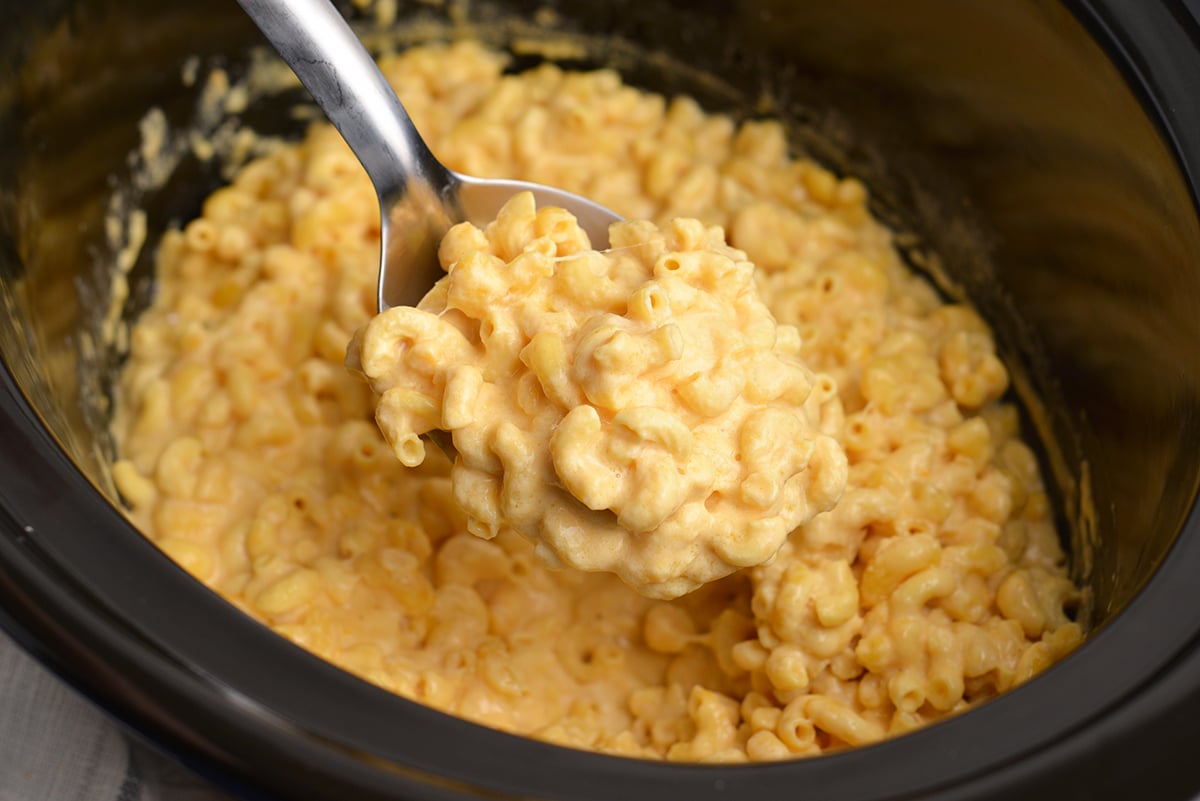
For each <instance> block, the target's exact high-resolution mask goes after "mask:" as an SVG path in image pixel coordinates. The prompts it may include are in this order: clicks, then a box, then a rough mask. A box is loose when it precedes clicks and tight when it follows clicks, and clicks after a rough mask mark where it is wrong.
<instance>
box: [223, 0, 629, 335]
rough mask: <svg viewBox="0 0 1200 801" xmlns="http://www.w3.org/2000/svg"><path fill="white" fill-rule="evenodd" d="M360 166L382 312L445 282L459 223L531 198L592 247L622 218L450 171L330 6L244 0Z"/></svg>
mask: <svg viewBox="0 0 1200 801" xmlns="http://www.w3.org/2000/svg"><path fill="white" fill-rule="evenodd" d="M238 2H239V3H240V4H241V6H242V9H243V10H244V11H245V12H246V13H247V14H248V15H249V16H250V18H251V19H253V20H254V22H255V24H256V25H258V27H259V29H260V30H261V31H262V33H263V35H265V36H266V38H267V40H268V41H270V42H271V45H272V46H273V47H274V48H275V50H276V51H277V52H278V53H279V55H280V57H281V58H283V60H284V61H285V62H286V63H287V64H288V66H289V67H291V68H292V71H293V72H295V73H296V76H297V77H298V78H299V79H300V82H301V83H303V84H304V86H305V88H306V89H308V91H309V93H310V94H311V95H312V97H313V99H314V100H315V101H316V102H317V105H318V106H320V107H321V110H322V111H324V112H325V114H326V115H327V116H328V117H329V119H330V121H331V122H332V123H333V124H334V126H335V127H336V128H337V129H338V131H339V132H340V133H341V135H342V137H343V138H344V139H345V140H346V143H347V144H348V145H349V146H350V149H351V150H353V151H354V154H355V156H357V157H358V160H359V161H360V162H361V163H362V166H363V168H364V169H365V170H366V172H367V175H368V176H370V178H371V182H372V184H374V186H375V191H376V193H377V194H378V196H379V207H380V216H381V226H382V227H381V231H380V256H379V288H378V303H379V310H380V311H381V312H382V311H384V310H386V309H388V308H389V307H391V306H414V305H416V304H417V302H418V301H419V300H420V299H421V298H422V297H423V296H424V295H425V293H426V292H427V291H428V290H429V288H430V287H431V286H433V284H434V282H436V281H437V280H438V279H439V278H440V277H441V276H442V275H443V274H444V273H443V270H442V268H441V266H440V265H439V263H438V258H437V249H438V243H439V242H440V241H441V239H442V237H443V236H444V235H445V234H446V232H447V231H448V230H449V229H450V227H451V226H452V225H454V224H455V223H458V222H463V221H470V222H477V223H484V222H487V221H489V220H493V219H495V218H496V216H497V214H498V213H499V211H500V209H501V208H502V207H503V206H504V204H505V202H506V201H507V200H508V199H509V198H511V197H512V196H513V195H515V194H517V193H519V192H531V193H532V194H533V196H534V198H535V199H536V200H537V202H538V204H539V205H553V206H557V207H561V208H564V209H566V210H567V211H569V212H570V213H571V214H572V215H574V216H575V218H576V219H577V220H578V222H579V225H580V227H581V228H582V229H583V230H584V231H586V232H587V235H588V238H589V239H590V243H591V245H592V247H595V248H605V247H607V246H608V226H609V225H610V224H611V223H614V222H618V221H619V220H620V219H621V218H620V217H619V216H618V215H617V214H615V213H614V212H612V211H610V210H608V209H606V208H604V207H603V206H600V205H599V204H597V203H593V202H592V201H590V200H588V199H587V198H584V197H580V196H579V195H575V194H572V193H570V192H564V191H562V190H560V189H555V188H553V187H549V186H543V185H541V184H535V183H530V182H527V181H514V180H504V179H484V178H475V177H471V176H467V175H462V174H460V173H457V172H454V171H453V170H450V169H448V168H447V167H445V166H444V165H443V164H442V163H441V162H439V161H438V160H437V159H436V158H435V157H434V155H433V154H432V153H431V152H430V150H429V148H428V146H426V144H425V142H424V140H422V139H421V136H420V134H419V133H418V132H417V129H416V127H415V126H414V125H413V122H412V120H411V119H410V118H409V116H408V112H407V111H405V109H404V106H403V105H402V104H401V103H400V100H399V99H398V98H397V97H396V93H395V92H394V91H393V90H392V88H391V86H390V85H389V84H388V82H387V79H386V78H385V77H384V76H383V73H381V72H380V71H379V68H378V67H377V66H376V64H375V61H374V60H373V59H372V58H371V55H370V54H369V53H368V52H367V50H366V48H365V47H363V45H362V42H361V41H359V39H358V37H357V36H356V35H355V34H354V31H352V30H351V29H350V26H349V25H348V24H347V23H346V21H345V19H343V18H342V16H341V14H340V13H338V11H337V9H335V8H334V7H333V5H332V4H331V3H330V2H329V0H238Z"/></svg>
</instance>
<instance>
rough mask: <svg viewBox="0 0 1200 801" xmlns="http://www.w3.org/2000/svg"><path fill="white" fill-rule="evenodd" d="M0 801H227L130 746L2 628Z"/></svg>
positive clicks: (172, 766) (180, 770) (101, 715)
mask: <svg viewBox="0 0 1200 801" xmlns="http://www.w3.org/2000/svg"><path fill="white" fill-rule="evenodd" d="M0 801H232V799H230V798H229V796H227V795H224V794H223V793H220V792H218V791H217V790H215V789H213V788H211V787H209V786H208V785H206V784H204V783H203V782H201V781H200V780H199V779H197V778H195V777H194V776H192V775H191V774H190V773H188V772H187V771H185V770H184V769H183V768H181V767H179V766H178V765H176V764H174V763H172V762H170V761H168V760H166V759H163V758H162V757H160V756H159V755H157V754H155V753H153V752H151V751H149V750H147V749H146V748H144V747H142V746H139V745H136V744H134V743H133V742H131V741H130V740H129V739H128V738H127V737H126V736H125V735H124V734H123V733H122V731H121V730H120V729H119V728H118V727H117V726H116V725H115V724H113V723H112V722H111V721H110V720H109V719H108V718H107V717H106V716H105V715H104V713H103V712H101V711H100V710H99V709H97V708H96V707H95V706H93V705H92V704H91V702H89V701H88V700H87V699H85V698H83V697H82V696H81V695H79V694H78V693H76V692H75V691H74V690H73V689H71V688H70V687H68V686H67V685H65V684H63V683H62V682H61V681H59V680H58V678H57V677H55V676H53V675H52V674H51V673H49V672H48V671H47V670H46V669H45V668H43V667H42V666H41V665H39V664H38V663H37V662H36V661H35V660H34V659H33V658H32V657H30V656H29V655H28V654H26V653H25V652H24V651H22V650H21V648H20V647H19V646H18V645H17V644H16V643H15V642H13V641H12V639H10V638H9V637H8V635H7V634H5V633H4V632H2V631H0Z"/></svg>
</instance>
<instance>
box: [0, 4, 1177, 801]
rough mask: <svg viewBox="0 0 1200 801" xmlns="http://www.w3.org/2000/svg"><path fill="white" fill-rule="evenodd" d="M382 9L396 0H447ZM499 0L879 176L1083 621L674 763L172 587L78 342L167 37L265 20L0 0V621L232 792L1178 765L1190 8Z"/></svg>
mask: <svg viewBox="0 0 1200 801" xmlns="http://www.w3.org/2000/svg"><path fill="white" fill-rule="evenodd" d="M400 5H401V8H400V11H401V24H403V21H404V20H405V19H406V18H407V16H406V15H408V14H409V13H421V14H425V15H434V16H438V15H446V14H449V13H450V12H451V11H453V10H454V5H455V4H446V7H442V6H438V5H436V4H434V5H430V4H428V3H418V2H414V3H411V4H408V3H404V2H402V3H401V4H400ZM496 5H497V6H498V7H499V9H498V10H497V8H496V7H494V6H492V5H490V4H482V3H476V4H468V5H467V6H466V9H467V16H468V17H473V18H475V19H476V20H482V23H483V24H482V25H481V27H480V30H481V31H483V32H485V34H486V33H488V32H495V31H499V30H500V29H501V28H500V26H499V25H498V24H493V22H492V20H493V19H494V17H493V15H496V17H498V16H505V15H512V14H514V13H515V14H517V15H518V16H522V15H523V16H525V17H528V18H532V16H533V12H534V11H535V10H536V9H537V8H542V9H545V8H549V9H551V10H553V11H556V12H557V13H556V14H555V15H552V16H556V17H557V18H558V20H559V23H558V24H559V25H560V26H561V27H562V28H563V29H564V30H568V31H574V32H577V33H578V34H580V35H581V36H582V37H583V38H584V39H587V40H588V41H590V42H592V44H593V45H594V46H593V47H592V49H591V50H590V51H589V52H590V54H591V55H590V56H589V57H588V58H587V59H584V60H583V61H584V62H587V63H604V62H605V61H607V60H610V59H609V57H610V56H611V57H612V58H613V59H616V58H617V57H618V55H620V54H623V55H620V61H621V63H620V64H619V66H621V67H622V68H623V69H624V70H625V71H626V73H627V76H628V78H629V80H630V81H631V82H633V83H636V84H640V85H642V86H644V87H647V88H650V89H656V90H661V91H668V92H672V91H679V90H689V91H694V92H698V93H699V94H700V97H701V99H702V100H703V101H704V102H705V104H707V105H709V106H710V107H713V108H715V109H719V110H729V111H733V112H739V111H744V110H745V109H746V108H749V107H751V106H752V105H753V103H754V101H756V100H757V99H759V98H760V97H764V96H765V97H768V98H771V100H772V103H773V108H772V109H771V110H772V111H774V112H777V113H780V114H782V115H784V116H785V117H786V118H787V119H789V121H790V123H791V125H792V130H793V133H794V136H795V143H796V145H797V147H798V148H802V149H805V150H807V151H809V152H811V153H813V154H814V155H816V156H817V157H818V158H820V159H822V160H824V161H826V162H828V163H829V164H831V165H832V166H833V167H835V168H837V169H839V170H842V171H848V172H851V173H854V174H858V175H862V176H864V177H865V178H866V179H867V181H868V183H869V184H870V185H871V187H872V189H873V190H874V191H875V193H876V196H877V198H878V200H877V211H878V212H879V213H880V214H881V215H883V216H884V217H885V218H886V219H888V220H889V221H890V222H891V223H892V224H894V225H896V226H897V228H899V229H900V230H902V231H903V232H905V234H906V237H905V240H906V242H908V243H909V244H910V256H911V257H912V259H913V261H914V264H916V265H918V266H923V267H926V268H929V267H930V266H931V265H933V266H935V267H937V266H938V265H940V267H938V268H937V269H934V270H933V274H934V275H935V277H937V278H938V280H939V286H941V287H942V289H944V290H945V291H946V292H947V294H949V295H951V296H954V295H960V294H961V295H965V296H967V297H969V298H970V299H971V300H973V301H974V302H976V303H977V304H978V305H979V306H980V308H981V309H982V311H983V313H984V315H985V316H986V317H987V318H988V319H989V321H990V322H991V323H992V324H993V326H994V327H995V328H996V329H997V331H998V333H999V339H1000V342H1001V344H1002V347H1003V349H1004V352H1005V355H1006V356H1007V358H1008V359H1009V362H1010V363H1011V364H1012V365H1013V368H1014V372H1015V374H1016V375H1018V376H1019V377H1020V381H1019V382H1018V384H1019V386H1020V387H1022V388H1023V393H1020V394H1019V395H1018V397H1017V400H1018V401H1022V402H1023V403H1024V404H1025V406H1026V408H1027V409H1028V410H1033V412H1034V413H1031V414H1030V415H1028V417H1027V420H1026V423H1027V425H1029V426H1030V430H1031V431H1032V432H1034V433H1035V434H1036V435H1037V436H1038V437H1039V438H1040V439H1041V440H1042V442H1043V443H1044V444H1045V447H1044V452H1043V456H1044V461H1045V467H1046V470H1047V472H1048V474H1049V475H1050V477H1051V479H1052V482H1053V484H1054V486H1055V497H1056V501H1057V503H1058V507H1059V510H1060V516H1061V518H1062V522H1063V530H1064V534H1065V536H1066V537H1067V538H1068V539H1069V540H1070V542H1069V544H1070V545H1071V546H1072V547H1073V548H1074V549H1075V557H1076V571H1077V576H1078V577H1079V578H1080V580H1081V581H1083V582H1084V583H1085V584H1086V586H1087V587H1088V589H1089V592H1090V595H1091V598H1092V604H1091V607H1090V609H1089V610H1085V614H1087V615H1088V616H1089V618H1090V621H1089V622H1090V625H1091V626H1092V629H1093V633H1092V635H1091V637H1090V638H1089V640H1088V641H1087V642H1086V643H1085V644H1084V645H1083V646H1082V647H1081V648H1079V649H1078V650H1077V651H1076V652H1075V653H1074V654H1072V655H1071V656H1070V657H1068V658H1067V659H1066V660H1064V661H1063V662H1061V663H1060V664H1058V665H1056V666H1054V667H1053V668H1051V669H1050V670H1049V671H1047V672H1046V673H1045V674H1043V675H1042V676H1040V677H1038V678H1036V679H1034V680H1033V681H1031V682H1029V683H1028V684H1026V685H1024V686H1022V687H1020V688H1018V689H1016V690H1014V691H1012V692H1010V693H1008V694H1006V695H1005V696H1003V697H1001V698H999V699H997V700H995V701H993V702H990V703H987V704H985V705H983V706H981V707H979V708H978V709H975V710H973V711H971V712H968V713H966V714H963V715H961V716H958V717H956V718H953V719H951V720H949V721H946V722H944V723H939V724H937V725H935V726H932V727H929V728H927V729H925V730H922V731H919V732H916V733H913V734H909V735H906V736H903V737H900V738H897V739H894V740H891V741H887V742H884V743H881V744H879V745H875V746H871V747H868V748H862V749H859V750H853V751H848V752H844V753H839V754H835V755H831V756H824V757H820V758H817V759H812V760H808V761H801V762H794V763H784V764H772V765H757V766H727V767H704V766H689V765H667V764H657V763H648V762H641V761H635V760H627V759H618V758H613V757H606V756H600V755H595V754H589V753H582V752H577V751H572V750H567V749H562V748H558V747H554V746H550V745H545V744H541V743H537V742H533V741H529V740H525V739H522V738H518V737H513V736H509V735H506V734H501V733H498V732H495V731H491V730H489V729H485V728H481V727H478V726H475V725H472V724H469V723H465V722H462V721H460V720H457V719H455V718H452V717H448V716H445V715H442V714H440V713H437V712H434V711H432V710H429V709H426V708H423V707H421V706H418V705H416V704H413V703H410V702H408V701H405V700H403V699H400V698H398V697H395V696H392V695H389V694H387V693H385V692H383V691H381V690H379V689H376V688H374V687H372V686H370V685H368V684H365V683H363V682H361V681H359V680H357V679H355V678H353V677H351V676H349V675H347V674H344V673H342V672H341V671H339V670H337V669H335V668H333V667H331V666H329V665H327V664H325V663H324V662H322V661H320V660H318V659H316V658H314V657H312V656H310V655H308V654H306V653H304V652H302V651H300V650H299V649H297V648H296V647H294V646H292V645H291V644H289V643H288V642H286V641H284V640H283V639H281V638H279V637H277V636H275V635H274V634H272V633H271V632H269V631H268V630H266V629H264V628H263V627H262V626H260V625H259V624H257V623H255V622H254V621H252V620H250V619H249V618H247V617H245V616H244V615H242V614H241V613H239V612H237V611H235V610H234V609H233V608H232V607H231V606H229V605H228V604H226V603H225V602H224V601H222V600H221V599H219V598H218V597H216V596H215V595H213V594H212V593H210V592H209V591H208V590H206V589H205V588H203V587H202V586H200V585H199V584H198V583H196V582H195V581H193V580H192V579H191V578H190V577H188V576H187V575H186V574H185V573H184V572H183V571H181V570H179V569H177V568H176V567H175V566H174V565H173V564H171V563H170V562H169V561H168V560H167V559H166V558H165V557H164V556H162V555H161V554H160V553H159V552H158V551H157V550H156V549H155V548H154V547H152V546H151V545H150V544H149V543H148V542H146V541H145V540H144V539H143V538H142V537H141V536H140V535H139V534H138V533H137V532H136V531H134V530H133V529H132V528H131V527H130V526H129V525H128V524H127V523H126V522H125V520H124V519H123V517H122V516H121V515H120V513H119V512H118V511H117V509H116V508H115V507H114V503H115V500H114V494H113V492H112V490H111V482H110V481H109V479H108V477H107V472H106V469H105V467H104V463H105V459H106V458H107V457H108V455H110V448H111V444H110V443H109V441H108V438H107V437H106V436H105V435H104V428H103V424H104V411H103V410H104V408H105V406H104V403H103V400H104V395H105V392H106V388H107V386H108V382H109V381H110V379H111V375H112V370H113V368H114V367H115V366H116V365H117V364H118V362H119V358H120V354H119V353H118V352H109V351H108V350H106V349H104V348H101V349H100V350H99V351H96V352H93V351H92V349H90V348H85V347H82V346H81V343H84V342H86V341H88V336H87V334H88V332H91V331H93V330H94V328H95V326H96V325H97V322H98V318H99V313H100V310H102V309H103V308H104V306H105V304H106V300H105V299H106V292H107V286H108V274H107V272H106V269H107V267H108V266H109V265H111V263H112V259H111V255H112V254H111V253H110V252H109V251H108V250H107V249H106V248H107V245H106V244H105V232H104V227H103V217H104V213H105V210H106V203H107V199H108V198H109V197H110V195H112V193H113V192H114V191H125V190H128V189H129V187H128V186H124V185H123V181H124V179H125V177H126V176H127V175H128V167H129V162H128V160H127V156H128V154H129V153H131V152H133V151H134V150H135V149H136V147H137V144H138V134H137V127H136V123H137V121H138V119H139V118H140V117H141V116H142V115H143V113H144V112H145V110H146V109H147V108H149V107H151V106H159V107H161V108H163V109H164V111H165V113H166V114H167V117H168V119H170V120H175V119H177V118H181V117H180V115H184V114H186V110H187V109H189V108H190V107H191V102H192V100H193V98H192V97H190V96H189V94H188V90H186V89H185V88H183V87H182V86H181V83H180V80H179V76H180V71H181V69H182V68H183V66H184V63H185V61H186V60H187V58H188V57H189V56H192V55H195V56H198V58H199V61H200V63H201V64H202V65H212V64H217V63H224V64H226V65H227V66H228V67H229V68H230V69H231V70H232V71H233V72H234V74H237V72H238V70H239V69H240V67H241V65H244V63H245V53H246V51H247V49H248V48H249V47H251V46H253V45H255V44H257V43H258V39H257V35H256V33H255V31H254V29H253V28H252V27H251V26H250V25H249V24H248V23H247V22H246V21H245V20H244V19H242V17H241V14H240V12H239V10H238V8H237V6H236V4H235V3H234V2H233V0H180V2H174V3H161V2H157V0H154V1H151V0H79V2H71V1H70V0H45V2H39V3H30V2H18V0H0V354H2V356H3V365H4V366H3V369H2V370H0V623H2V624H3V626H4V628H5V629H7V630H9V631H10V632H12V633H13V634H14V635H15V636H16V637H17V638H18V639H19V641H20V642H21V643H23V644H24V645H25V646H26V647H27V648H28V649H29V650H30V651H31V652H32V653H34V654H35V655H36V656H38V657H39V658H40V659H41V660H43V661H44V662H45V663H46V664H48V665H49V666H50V667H51V668H53V669H54V670H55V671H57V672H58V673H59V674H60V675H62V676H63V677H65V678H66V679H67V680H68V681H70V682H71V683H72V684H74V685H75V686H76V687H78V688H80V689H81V690H82V691H83V692H85V693H86V694H88V695H89V696H90V697H92V698H93V699H94V700H95V701H96V702H98V703H99V704H101V705H102V706H103V707H104V708H106V709H107V710H108V711H109V712H110V713H111V714H112V715H113V716H114V717H116V718H118V719H119V720H121V721H122V722H124V723H125V724H127V726H128V727H129V728H130V729H131V730H133V731H134V732H137V733H139V734H140V735H141V736H143V737H145V738H147V739H148V740H150V741H152V742H153V743H155V744H156V745H157V746H158V747H159V748H161V749H162V750H164V751H166V752H168V753H170V754H172V755H174V756H175V757H176V758H178V759H180V760H182V761H183V762H185V763H186V764H188V765H190V766H192V767H193V768H195V769H196V770H198V771H199V772H201V773H202V774H204V775H206V776H207V777H209V778H210V779H212V780H214V781H216V782H218V783H220V784H222V785H223V786H225V787H226V788H228V789H230V790H231V791H233V792H236V793H240V794H244V795H246V796H247V797H253V798H287V799H338V800H341V799H355V800H356V801H357V800H361V801H368V800H370V799H385V798H388V799H401V798H402V799H457V798H463V797H481V798H522V799H563V800H564V801H565V800H567V799H572V800H575V799H577V800H578V801H611V799H623V800H624V801H641V800H642V799H647V800H649V799H667V798H686V799H689V801H708V800H710V799H711V800H715V799H722V800H725V799H761V800H762V801H766V800H767V799H772V800H774V799H789V801H791V800H796V801H799V800H800V799H814V800H817V801H851V799H854V800H855V801H882V799H917V798H920V799H931V800H935V801H950V799H1009V798H1053V799H1058V800H1059V801H1069V800H1070V799H1080V800H1081V801H1083V800H1084V799H1086V800H1087V801H1094V800H1095V799H1107V798H1113V799H1134V798H1137V799H1184V798H1191V797H1193V796H1194V795H1195V794H1196V793H1197V792H1198V791H1200V760H1198V759H1197V758H1196V754H1197V751H1198V745H1200V520H1197V515H1196V512H1195V510H1194V509H1193V503H1194V500H1195V496H1196V490H1197V482H1198V480H1200V223H1198V218H1197V206H1196V189H1197V185H1198V184H1197V182H1198V180H1200V24H1198V22H1197V14H1196V12H1197V8H1196V5H1195V4H1192V3H1191V2H1190V0H1188V2H1184V1H1183V0H1067V1H1065V2H1061V3H1060V2H1050V0H904V2H897V0H842V2H837V3H833V2H829V0H811V1H810V0H692V1H690V2H688V1H686V0H621V1H620V2H618V1H616V0H611V1H610V2H605V1H604V0H596V1H595V2H573V1H572V0H546V2H544V3H540V4H537V5H536V6H535V5H533V4H523V3H521V2H519V1H518V0H506V2H501V3H498V4H496ZM410 6H411V7H410ZM539 18H541V19H545V18H546V17H545V16H544V15H543V16H541V17H539ZM589 37H590V38H589ZM623 41H624V42H632V43H635V45H636V46H635V47H632V48H630V47H626V46H624V45H622V44H621V42H623ZM630 53H634V54H636V53H641V54H642V56H643V57H636V55H635V56H630ZM647 54H650V55H647ZM705 76H707V77H705ZM714 76H715V80H714ZM281 109H282V106H279V107H276V106H273V105H272V104H271V103H270V102H268V103H266V104H264V105H263V106H262V107H261V108H259V109H256V110H252V111H251V112H248V116H249V117H250V118H251V119H250V120H249V121H250V122H252V123H253V124H255V125H256V126H258V127H259V128H260V129H264V130H274V131H276V132H281V131H284V128H285V126H286V124H287V121H288V119H289V118H288V117H287V115H286V114H283V113H281ZM291 132H292V133H296V130H295V125H294V123H292V130H291ZM217 181H218V177H217V176H216V175H214V174H211V172H209V171H206V170H204V169H202V168H201V167H200V166H199V165H197V164H188V163H185V164H183V165H182V166H181V167H180V169H179V171H178V175H177V177H176V179H174V180H172V181H170V182H168V184H167V185H166V186H164V187H162V188H161V189H158V190H154V191H148V192H144V193H142V194H141V195H138V196H137V198H136V199H138V200H140V201H141V202H143V203H144V205H145V207H146V209H147V211H148V215H149V223H150V239H149V241H148V246H147V248H146V249H145V252H146V253H149V252H150V251H151V250H152V248H153V244H154V242H155V240H156V232H160V231H161V230H162V229H163V228H164V227H165V226H167V225H168V224H170V223H171V222H172V221H178V220H180V219H185V218H186V217H187V216H188V215H190V214H194V213H195V212H196V211H197V209H198V206H199V202H200V199H201V198H202V197H203V196H204V194H205V193H206V192H207V191H209V190H211V189H212V188H213V187H214V186H215V185H216V183H217ZM136 194H137V193H135V195H136ZM931 254H933V255H935V256H936V258H935V259H931V258H930V255H931ZM149 268H150V259H149V258H148V256H145V255H144V256H143V258H142V259H141V260H140V261H139V262H138V264H137V265H136V266H135V267H134V270H133V273H132V290H133V291H132V294H131V298H130V300H129V302H128V303H127V304H126V307H125V312H126V314H127V315H135V314H136V313H137V311H138V309H140V308H142V307H144V305H145V303H146V302H147V299H148V298H149V297H150V294H151V293H152V291H153V285H152V282H151V280H150V273H149ZM1031 399H1038V400H1037V401H1036V402H1033V401H1031ZM1039 410H1040V411H1039ZM1089 543H1091V545H1089Z"/></svg>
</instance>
